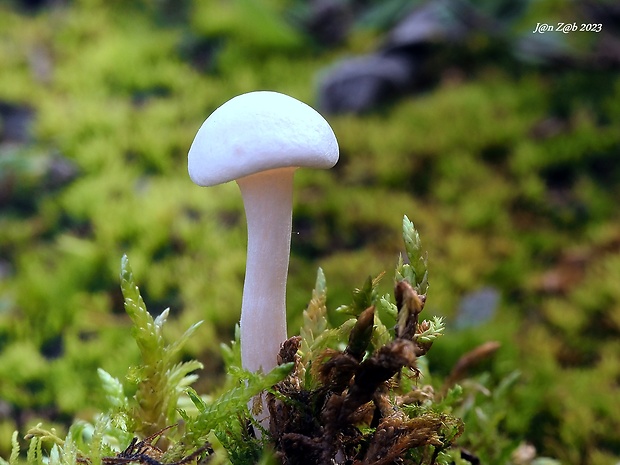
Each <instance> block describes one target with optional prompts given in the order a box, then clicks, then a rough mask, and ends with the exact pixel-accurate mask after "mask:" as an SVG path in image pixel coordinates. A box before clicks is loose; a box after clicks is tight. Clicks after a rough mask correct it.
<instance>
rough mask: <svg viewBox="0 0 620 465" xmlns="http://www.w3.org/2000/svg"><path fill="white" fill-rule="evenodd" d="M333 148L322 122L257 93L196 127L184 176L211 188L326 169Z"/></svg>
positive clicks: (274, 95)
mask: <svg viewBox="0 0 620 465" xmlns="http://www.w3.org/2000/svg"><path fill="white" fill-rule="evenodd" d="M337 161H338V142H337V141H336V136H335V135H334V132H333V131H332V128H331V127H330V126H329V124H328V123H327V121H325V119H324V118H323V117H322V116H321V115H320V114H319V113H318V112H317V111H316V110H314V109H313V108H311V107H309V106H308V105H306V104H305V103H303V102H300V101H299V100H297V99H294V98H293V97H289V96H288V95H284V94H280V93H278V92H270V91H257V92H249V93H247V94H242V95H239V96H237V97H234V98H232V99H231V100H229V101H228V102H226V103H224V104H223V105H222V106H220V107H219V108H218V109H217V110H215V111H214V112H213V113H212V114H211V115H210V116H209V117H208V118H207V119H206V120H205V122H204V123H203V124H202V126H201V127H200V129H199V130H198V133H197V134H196V137H195V138H194V142H193V143H192V146H191V147H190V149H189V156H188V171H189V176H190V178H191V179H192V181H194V182H195V183H196V184H198V185H200V186H214V185H216V184H221V183H224V182H228V181H232V180H234V179H239V178H242V177H244V176H249V175H251V174H255V173H259V172H262V171H267V170H271V169H276V168H285V167H309V168H331V167H332V166H334V165H335V164H336V162H337Z"/></svg>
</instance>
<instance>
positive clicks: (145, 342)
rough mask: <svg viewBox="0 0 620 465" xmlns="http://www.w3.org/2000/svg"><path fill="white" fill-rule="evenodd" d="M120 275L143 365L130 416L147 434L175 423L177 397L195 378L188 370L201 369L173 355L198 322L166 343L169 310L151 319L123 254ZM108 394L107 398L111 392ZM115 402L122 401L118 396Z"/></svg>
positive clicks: (141, 431)
mask: <svg viewBox="0 0 620 465" xmlns="http://www.w3.org/2000/svg"><path fill="white" fill-rule="evenodd" d="M120 277H121V290H122V292H123V297H124V298H125V311H126V312H127V314H128V315H129V317H130V318H131V320H132V322H133V326H132V329H131V333H132V336H133V337H134V339H135V340H136V343H137V344H138V347H139V349H140V353H141V355H142V365H141V366H140V367H139V369H137V370H134V372H133V373H134V381H135V382H136V383H137V384H138V390H137V392H136V405H135V407H134V412H132V413H131V415H130V416H131V418H133V420H134V425H135V428H136V430H137V432H139V433H142V434H143V435H144V436H150V435H151V434H153V433H155V432H156V431H160V430H162V429H163V428H165V427H166V426H168V425H171V424H173V423H175V421H176V418H177V404H178V401H179V397H180V396H181V395H182V394H183V392H184V390H185V389H186V388H187V387H188V386H189V385H190V384H191V383H192V382H193V381H194V380H195V379H196V377H195V375H191V374H190V373H192V372H193V371H195V370H198V369H201V368H202V364H201V363H200V362H198V361H195V360H192V361H189V362H183V363H177V364H175V363H174V356H175V355H176V354H177V353H178V352H179V350H180V349H181V347H182V346H183V344H184V343H185V342H186V341H187V339H189V337H190V336H191V335H192V334H193V333H194V331H195V330H196V329H197V328H198V326H199V325H200V324H201V322H198V323H196V324H194V325H193V326H191V327H190V328H189V329H188V330H187V331H186V332H185V333H184V334H183V335H182V336H181V337H180V338H179V339H178V340H177V341H175V342H173V343H172V344H170V345H167V344H166V342H165V340H164V337H163V332H162V328H163V326H164V323H165V322H166V319H167V317H168V313H169V309H166V310H164V311H163V312H162V313H161V314H160V315H159V316H158V317H157V318H155V319H153V317H152V316H151V314H150V313H149V312H148V311H147V309H146V305H145V304H144V301H143V300H142V296H141V295H140V290H139V289H138V286H137V285H136V284H135V282H134V278H133V272H132V270H131V266H130V265H129V260H128V258H127V256H126V255H125V256H123V259H122V262H121V276H120ZM108 381H109V380H108ZM107 394H108V398H109V397H110V392H107ZM115 401H116V402H118V401H120V402H122V400H119V399H116V400H115Z"/></svg>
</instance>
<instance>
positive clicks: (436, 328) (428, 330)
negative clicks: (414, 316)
mask: <svg viewBox="0 0 620 465" xmlns="http://www.w3.org/2000/svg"><path fill="white" fill-rule="evenodd" d="M420 327H421V328H422V330H423V331H422V332H421V333H418V334H416V336H415V337H416V341H417V342H420V343H422V344H426V343H432V342H433V341H434V340H435V339H437V338H438V337H439V336H443V331H444V330H445V328H446V324H445V322H444V319H443V317H440V316H434V317H433V318H432V319H431V320H424V321H423V322H422V323H420Z"/></svg>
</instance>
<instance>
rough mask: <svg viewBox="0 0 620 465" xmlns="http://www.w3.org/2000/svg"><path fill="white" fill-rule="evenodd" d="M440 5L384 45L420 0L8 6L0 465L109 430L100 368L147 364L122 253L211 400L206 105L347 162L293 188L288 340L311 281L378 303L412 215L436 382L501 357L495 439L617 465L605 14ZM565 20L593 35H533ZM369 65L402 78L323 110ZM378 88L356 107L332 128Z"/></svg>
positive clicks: (619, 169)
mask: <svg viewBox="0 0 620 465" xmlns="http://www.w3.org/2000/svg"><path fill="white" fill-rule="evenodd" d="M435 5H436V6H435V7H434V9H432V10H431V11H432V12H434V13H433V14H434V16H433V15H422V14H419V15H418V16H417V17H416V18H417V20H418V22H417V23H416V22H412V23H411V24H412V25H411V28H412V31H413V33H412V36H416V34H418V36H417V38H416V37H409V38H408V39H406V40H405V43H400V44H396V45H394V43H393V42H390V41H391V40H392V41H393V40H394V37H393V36H391V35H390V31H392V30H393V28H394V27H396V26H397V25H398V24H402V21H403V20H404V19H405V18H407V17H408V16H407V15H408V14H410V12H411V11H414V12H415V11H416V9H417V11H427V10H423V9H424V8H427V5H426V4H425V3H423V2H418V1H411V0H410V1H405V0H385V1H379V0H377V1H371V0H367V1H353V0H350V1H346V0H341V1H327V0H323V1H315V2H311V1H301V0H269V1H262V2H258V1H255V0H231V1H219V0H203V1H200V0H178V1H173V0H153V1H147V0H126V1H120V0H113V1H104V0H73V1H69V0H65V1H60V0H56V1H54V0H49V1H45V0H39V1H35V0H30V1H17V0H13V1H6V0H5V1H1V2H0V455H1V456H4V457H6V456H7V453H8V451H9V450H10V436H11V433H12V431H13V430H15V429H19V430H20V431H21V432H23V431H24V430H25V429H26V428H27V427H28V426H29V425H32V424H34V423H36V422H37V421H39V420H44V421H46V422H48V423H52V424H57V425H59V427H60V428H62V425H66V424H68V423H70V422H71V420H72V419H73V418H74V417H76V416H77V417H80V418H86V419H89V418H90V417H91V416H92V415H93V414H94V413H95V412H96V411H97V410H98V409H99V408H101V405H102V399H103V397H104V394H103V392H100V390H99V388H98V385H99V382H98V379H97V376H96V369H97V368H98V367H103V368H104V369H105V370H106V371H108V372H109V373H111V374H112V375H114V376H119V377H120V376H123V374H124V373H125V372H126V368H127V366H128V365H133V364H136V363H138V360H139V355H138V350H137V347H136V346H135V343H134V341H133V340H132V339H131V337H130V334H129V330H128V327H129V320H128V318H127V316H126V315H125V314H124V311H123V305H122V296H121V294H120V290H119V278H118V274H119V270H120V259H121V256H122V255H123V254H124V253H126V254H127V255H128V256H129V258H130V260H131V263H132V267H133V269H134V272H135V275H136V280H137V282H138V283H139V284H140V288H141V291H142V294H143V297H144V298H145V301H146V303H147V305H148V307H149V310H150V311H152V312H153V313H155V314H159V313H160V312H161V311H163V310H164V309H165V308H166V307H171V318H170V320H171V322H170V325H169V326H168V328H167V331H168V333H167V335H168V337H169V338H170V339H173V338H175V337H178V336H179V335H180V334H181V333H182V332H183V331H184V330H185V329H186V328H187V327H189V326H190V325H191V324H193V323H195V322H196V321H198V320H201V319H204V320H206V324H203V325H202V326H201V327H200V328H199V330H198V332H199V335H198V336H196V337H194V338H193V339H192V340H191V341H190V342H189V344H188V346H187V348H186V356H187V357H188V358H189V357H196V358H198V359H200V360H201V361H202V362H203V363H204V364H205V370H204V371H203V373H201V380H200V382H199V384H198V385H197V386H196V387H197V389H198V391H200V392H208V391H209V389H211V388H212V387H213V386H216V385H217V383H218V382H219V379H220V377H221V374H222V373H221V362H220V356H219V343H220V342H222V341H225V342H228V341H229V340H230V339H231V338H232V335H233V328H234V325H235V323H236V322H237V321H238V318H239V312H240V304H241V290H242V285H243V275H244V267H245V220H244V215H243V207H242V203H241V197H240V194H239V192H238V188H237V186H236V185H235V184H234V183H230V184H227V185H222V186H218V187H214V188H208V189H205V188H199V187H197V186H195V185H194V184H192V183H191V181H190V180H189V177H188V175H187V166H186V157H187V150H188V148H189V146H190V144H191V142H192V140H193V137H194V135H195V133H196V131H197V129H198V127H199V126H200V124H201V123H202V121H203V120H204V119H205V118H206V117H207V116H208V115H209V114H210V113H211V112H212V111H213V110H214V109H215V108H217V107H218V106H219V105H221V104H222V103H223V102H225V101H226V100H228V99H230V98H231V97H233V96H235V95H237V94H240V93H243V92H248V91H252V90H259V89H270V90H276V91H279V92H283V93H286V94H289V95H291V96H293V97H296V98H298V99H300V100H302V101H305V102H307V103H309V104H311V105H313V106H315V107H317V108H318V109H319V110H321V111H323V112H324V115H325V116H326V118H327V119H328V121H329V122H330V124H331V125H332V127H333V129H334V132H335V133H336V135H337V137H338V140H339V143H340V147H341V159H340V162H339V163H338V165H337V166H336V167H335V168H334V169H332V170H330V171H325V172H324V171H320V172H319V171H310V170H305V171H304V170H300V171H299V172H298V173H297V175H296V187H295V188H296V190H295V212H294V218H293V231H294V234H293V239H292V257H291V265H290V273H289V283H288V311H289V333H290V334H294V333H296V332H297V328H298V327H299V325H300V321H301V312H302V310H303V309H304V308H305V305H306V303H307V301H308V300H309V298H310V295H311V290H312V286H313V284H314V279H315V275H316V269H317V267H319V266H320V267H322V268H323V269H324V271H325V275H326V278H327V285H328V296H329V301H328V305H329V307H330V308H331V309H334V308H336V307H337V306H339V305H341V304H346V303H348V302H349V301H350V299H351V292H352V289H353V288H355V287H359V286H361V285H362V284H363V282H364V280H365V279H366V278H367V277H368V276H369V275H373V276H376V275H377V274H379V273H380V272H382V271H384V270H386V271H387V272H388V275H387V276H386V277H385V278H384V279H383V282H382V289H383V291H384V292H388V291H389V290H390V287H391V286H392V285H393V281H392V275H391V274H390V273H392V270H393V267H394V265H395V263H396V260H397V258H398V254H399V253H401V251H402V240H401V236H400V230H401V221H402V217H403V215H408V216H409V218H411V220H412V221H413V222H414V223H415V224H416V227H417V229H418V230H419V232H420V234H421V237H422V241H423V244H424V247H425V248H426V249H428V254H429V268H430V290H429V295H428V305H427V307H426V310H425V312H427V315H428V316H430V315H434V314H436V315H442V316H445V317H446V318H447V325H448V331H447V335H446V337H444V338H442V339H441V340H439V341H438V342H437V343H436V344H435V345H434V346H433V350H432V351H431V352H430V353H429V357H430V364H431V370H432V372H433V373H434V374H435V375H436V376H437V377H438V378H441V377H442V376H445V375H447V374H448V373H449V371H450V369H451V367H452V366H453V365H454V363H455V362H456V360H457V359H458V358H459V356H460V355H461V354H462V353H463V352H464V351H466V350H469V349H471V348H474V347H475V346H477V345H478V344H480V343H482V342H485V341H488V340H498V341H500V342H501V343H502V348H501V349H500V351H499V352H498V353H497V354H496V356H495V357H494V358H493V360H492V361H490V362H488V363H487V364H486V365H485V366H483V367H481V368H480V369H481V370H485V371H487V372H488V373H490V376H491V378H492V379H493V380H495V382H499V380H501V379H503V378H504V377H505V376H507V375H508V374H510V373H513V372H515V370H518V371H519V372H520V373H521V376H520V378H519V380H518V382H517V385H516V386H515V388H514V389H513V390H512V391H511V393H510V396H509V399H508V401H507V404H506V405H505V406H504V407H506V408H507V410H506V412H504V413H505V414H504V415H502V416H501V418H500V419H498V424H497V425H496V426H497V428H499V430H501V431H502V432H503V434H505V435H506V437H508V438H509V439H510V440H511V441H513V442H514V444H515V445H516V444H518V443H519V442H520V441H521V440H524V441H527V442H529V443H531V444H533V445H534V446H535V447H536V448H537V450H538V451H539V453H540V454H544V455H548V456H552V457H556V458H558V459H560V460H561V461H562V463H567V464H592V465H599V464H600V465H603V464H612V463H617V462H618V461H620V434H619V433H618V432H619V431H620V402H618V398H619V391H620V338H619V336H620V285H619V282H620V218H619V215H618V200H619V199H620V162H619V161H620V75H619V73H618V69H619V68H620V32H619V31H620V19H619V18H620V13H619V12H618V7H617V5H615V3H614V2H611V1H609V2H606V1H598V2H596V1H590V2H561V1H553V0H540V1H535V2H534V1H532V2H522V3H520V4H519V5H518V6H515V5H514V4H513V3H511V2H508V1H501V0H485V1H480V2H473V3H471V4H470V3H468V2H464V1H463V2H461V1H458V2H448V1H445V2H437V3H435ZM421 9H422V10H421ZM460 13H462V15H461V14H460ZM420 17H422V19H421V20H420ZM559 21H561V22H565V23H568V24H571V23H573V22H575V23H577V24H578V25H581V24H602V30H601V32H599V33H595V32H592V31H590V32H585V31H584V32H579V31H570V32H569V33H561V32H548V33H546V34H534V33H532V31H533V30H534V29H535V27H536V25H537V23H548V24H552V25H555V24H557V22H559ZM429 31H430V32H429ZM410 32H411V31H410ZM420 35H421V36H423V37H421V38H420V37H419V36H420ZM373 56H374V57H376V56H383V57H385V56H389V57H396V58H397V59H398V60H400V62H399V63H401V64H405V65H406V68H407V70H408V74H407V73H406V74H407V75H406V79H404V81H399V82H395V81H393V80H391V79H392V78H393V75H391V74H390V72H389V69H388V68H386V69H375V70H374V71H376V72H374V71H373V69H372V67H371V68H364V67H361V68H360V69H361V71H360V73H361V74H359V75H358V76H357V78H359V79H360V80H358V81H354V80H351V81H346V80H345V81H344V82H343V83H340V87H338V95H337V96H336V97H334V95H333V94H330V93H329V92H327V87H326V83H328V82H330V79H332V78H333V77H334V76H335V75H336V71H338V69H339V68H338V67H339V66H340V64H342V63H343V61H342V60H347V59H350V58H351V57H373ZM412 70H413V71H412ZM366 79H368V80H366ZM356 82H357V84H359V83H360V82H361V83H362V84H361V86H357V84H356ZM369 82H370V83H371V84H372V85H374V86H375V87H372V85H371V87H372V88H373V89H375V91H376V92H375V93H374V94H372V93H371V94H372V95H371V97H373V99H371V100H372V101H371V104H369V105H368V106H367V107H365V108H363V109H360V108H356V109H355V110H356V111H346V110H347V108H343V107H342V106H338V105H340V104H342V100H338V98H340V97H342V98H343V99H344V100H346V99H349V100H350V101H353V102H357V103H359V102H360V101H361V100H360V99H361V97H359V96H358V95H357V94H356V92H358V91H359V92H362V91H363V89H364V88H366V89H368V87H364V86H365V85H366V84H368V83H369ZM360 89H361V90H360ZM377 89H378V90H377ZM360 95H361V94H360ZM358 97H359V98H358ZM330 98H332V99H334V98H335V100H330ZM330 110H331V111H330ZM336 110H339V111H336ZM361 110H363V111H361ZM334 320H335V321H337V317H336V316H334ZM474 374H475V373H474Z"/></svg>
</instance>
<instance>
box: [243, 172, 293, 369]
mask: <svg viewBox="0 0 620 465" xmlns="http://www.w3.org/2000/svg"><path fill="white" fill-rule="evenodd" d="M294 171H295V168H278V169H273V170H269V171H265V172H262V173H257V174H253V175H250V176H246V177H243V178H240V179H238V180H237V183H238V184H239V188H240V190H241V195H242V197H243V204H244V207H245V214H246V218H247V224H248V252H247V261H246V272H245V282H244V285H243V302H242V305H241V361H242V364H243V367H244V368H245V369H246V370H249V371H252V372H256V371H258V370H260V369H262V370H263V372H265V373H267V372H268V371H270V370H271V369H272V368H274V367H275V366H276V364H277V362H276V360H277V354H278V352H279V350H280V344H282V343H283V342H284V341H285V340H286V279H287V274H288V264H289V255H290V250H291V224H292V210H293V175H294Z"/></svg>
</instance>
